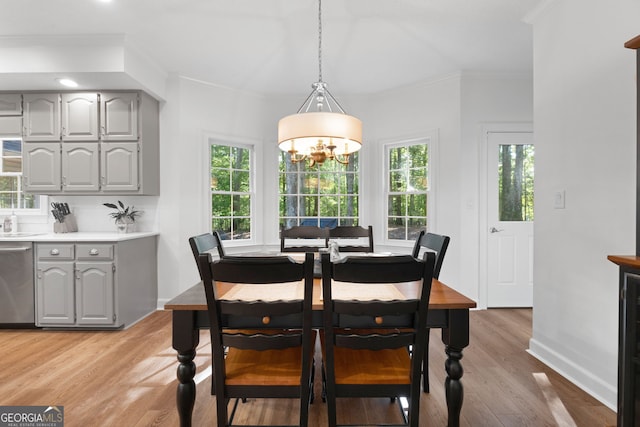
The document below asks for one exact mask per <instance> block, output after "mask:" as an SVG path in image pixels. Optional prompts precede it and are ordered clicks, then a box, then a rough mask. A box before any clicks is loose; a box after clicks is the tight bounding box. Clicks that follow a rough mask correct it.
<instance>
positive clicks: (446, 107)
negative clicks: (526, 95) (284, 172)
mask: <svg viewBox="0 0 640 427" xmlns="http://www.w3.org/2000/svg"><path fill="white" fill-rule="evenodd" d="M368 101H369V102H368V103H366V104H365V103H364V102H363V103H362V104H361V105H359V108H361V109H362V110H364V111H366V112H367V115H366V121H365V122H364V127H365V128H366V131H367V135H368V138H367V142H368V143H369V144H370V145H371V149H370V150H368V152H367V153H366V154H367V157H366V158H363V164H362V174H363V179H362V181H363V199H364V200H365V201H367V206H366V207H365V208H363V212H362V214H363V216H365V215H368V216H369V218H370V220H371V223H372V225H373V227H374V232H376V239H377V240H376V241H377V243H376V247H381V246H382V249H383V250H392V251H394V250H395V251H400V250H405V251H407V252H410V251H411V249H410V247H412V245H413V243H412V242H407V245H405V247H397V243H396V247H394V246H389V245H393V243H389V242H388V241H386V239H385V237H386V236H383V235H382V232H383V230H384V225H385V224H384V219H385V215H384V214H385V212H384V200H383V193H382V191H380V189H381V188H384V179H385V177H384V176H383V174H382V173H381V172H382V171H383V170H384V163H383V159H384V158H383V144H384V143H388V142H395V141H401V140H403V139H413V138H418V137H426V136H429V135H431V134H432V133H434V132H435V133H436V134H437V137H438V143H437V144H438V146H437V149H436V155H435V156H431V158H430V161H431V162H432V163H433V164H434V166H435V167H436V169H435V174H436V176H435V177H434V178H433V179H434V181H435V182H436V183H435V188H436V189H437V191H436V193H435V194H434V197H435V199H434V200H432V202H433V205H432V206H433V208H434V210H433V211H430V212H429V215H434V216H435V218H434V220H435V222H434V223H433V231H434V232H437V233H441V234H446V235H449V236H451V239H452V243H451V244H450V246H449V249H448V252H447V262H446V263H445V264H444V265H443V267H442V272H441V274H440V278H441V279H442V280H443V281H445V282H446V283H451V284H452V285H453V286H454V287H455V286H458V285H459V284H460V281H459V261H460V257H459V251H460V239H459V229H460V223H459V221H460V205H459V197H458V194H459V191H460V176H459V173H458V172H459V164H458V158H459V154H460V76H459V75H452V76H447V77H445V78H442V79H440V80H436V81H431V82H425V83H422V84H417V85H413V86H409V87H404V88H400V89H397V90H394V91H389V92H384V93H381V94H378V95H376V96H375V97H372V99H370V100H368ZM363 150H364V149H363ZM432 154H433V153H432Z"/></svg>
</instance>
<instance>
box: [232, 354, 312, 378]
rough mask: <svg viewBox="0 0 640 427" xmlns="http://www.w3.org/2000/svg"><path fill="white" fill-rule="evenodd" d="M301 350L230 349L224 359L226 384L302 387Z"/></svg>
mask: <svg viewBox="0 0 640 427" xmlns="http://www.w3.org/2000/svg"><path fill="white" fill-rule="evenodd" d="M301 366H302V347H291V348H288V349H285V350H263V351H258V350H239V349H237V348H230V349H229V352H228V354H227V357H226V359H225V368H226V371H225V375H226V378H225V384H227V385H260V384H264V385H269V386H274V385H282V386H295V385H300V376H301V375H302V371H301Z"/></svg>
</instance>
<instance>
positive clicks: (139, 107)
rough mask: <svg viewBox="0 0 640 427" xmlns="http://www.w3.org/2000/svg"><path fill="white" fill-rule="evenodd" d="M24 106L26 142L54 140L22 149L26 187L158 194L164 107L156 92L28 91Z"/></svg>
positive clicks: (33, 190) (47, 191)
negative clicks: (161, 122) (160, 118)
mask: <svg viewBox="0 0 640 427" xmlns="http://www.w3.org/2000/svg"><path fill="white" fill-rule="evenodd" d="M0 95H1V94H0ZM56 100H57V101H56ZM56 102H57V104H56ZM24 105H25V111H24V117H23V140H24V141H25V147H26V148H29V145H28V144H30V143H33V142H34V141H36V142H38V143H43V144H44V143H48V144H51V146H50V147H48V148H46V147H43V146H37V147H36V146H35V145H32V146H31V148H32V149H33V150H35V151H33V152H30V151H26V150H25V151H23V165H24V173H23V175H24V176H25V177H27V178H28V179H25V180H24V188H25V191H27V192H30V193H36V194H42V193H44V194H59V193H63V194H65V193H68V194H77V195H79V194H111V195H115V194H123V195H125V194H131V195H133V194H140V195H157V194H159V192H160V172H159V167H160V154H159V142H160V141H159V139H160V134H159V106H158V102H157V101H156V100H155V99H153V98H152V97H151V96H149V95H147V94H146V93H144V92H138V91H129V92H119V91H112V92H69V93H62V94H47V93H45V94H25V95H24ZM54 105H57V107H55V106H54ZM60 105H61V107H60ZM60 111H61V112H60ZM56 114H57V118H56ZM56 120H57V123H58V128H57V129H58V133H57V134H56V133H55V130H54V128H55V126H54V125H53V124H52V123H53V122H55V121H56ZM60 123H62V126H61V127H60ZM96 149H97V151H96ZM55 150H58V153H59V154H58V155H55V154H54V153H53V152H54V151H55ZM47 156H48V157H47ZM29 157H32V158H31V159H29ZM56 178H58V179H57V180H56Z"/></svg>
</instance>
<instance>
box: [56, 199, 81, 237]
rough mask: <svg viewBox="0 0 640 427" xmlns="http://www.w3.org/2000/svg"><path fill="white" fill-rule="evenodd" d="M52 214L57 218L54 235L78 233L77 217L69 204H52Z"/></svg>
mask: <svg viewBox="0 0 640 427" xmlns="http://www.w3.org/2000/svg"><path fill="white" fill-rule="evenodd" d="M51 207H52V208H53V209H52V210H51V213H52V214H53V217H54V218H55V220H56V221H55V222H54V223H53V232H54V233H72V232H74V231H78V223H77V222H76V217H75V216H74V215H73V214H72V213H71V210H70V209H69V205H68V204H67V203H57V202H51Z"/></svg>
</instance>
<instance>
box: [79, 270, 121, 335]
mask: <svg viewBox="0 0 640 427" xmlns="http://www.w3.org/2000/svg"><path fill="white" fill-rule="evenodd" d="M113 266H114V264H113V263H112V262H76V270H77V276H76V311H77V320H76V323H77V324H78V325H113V324H114V323H115V321H116V319H115V310H114V304H115V302H114V283H113Z"/></svg>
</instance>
